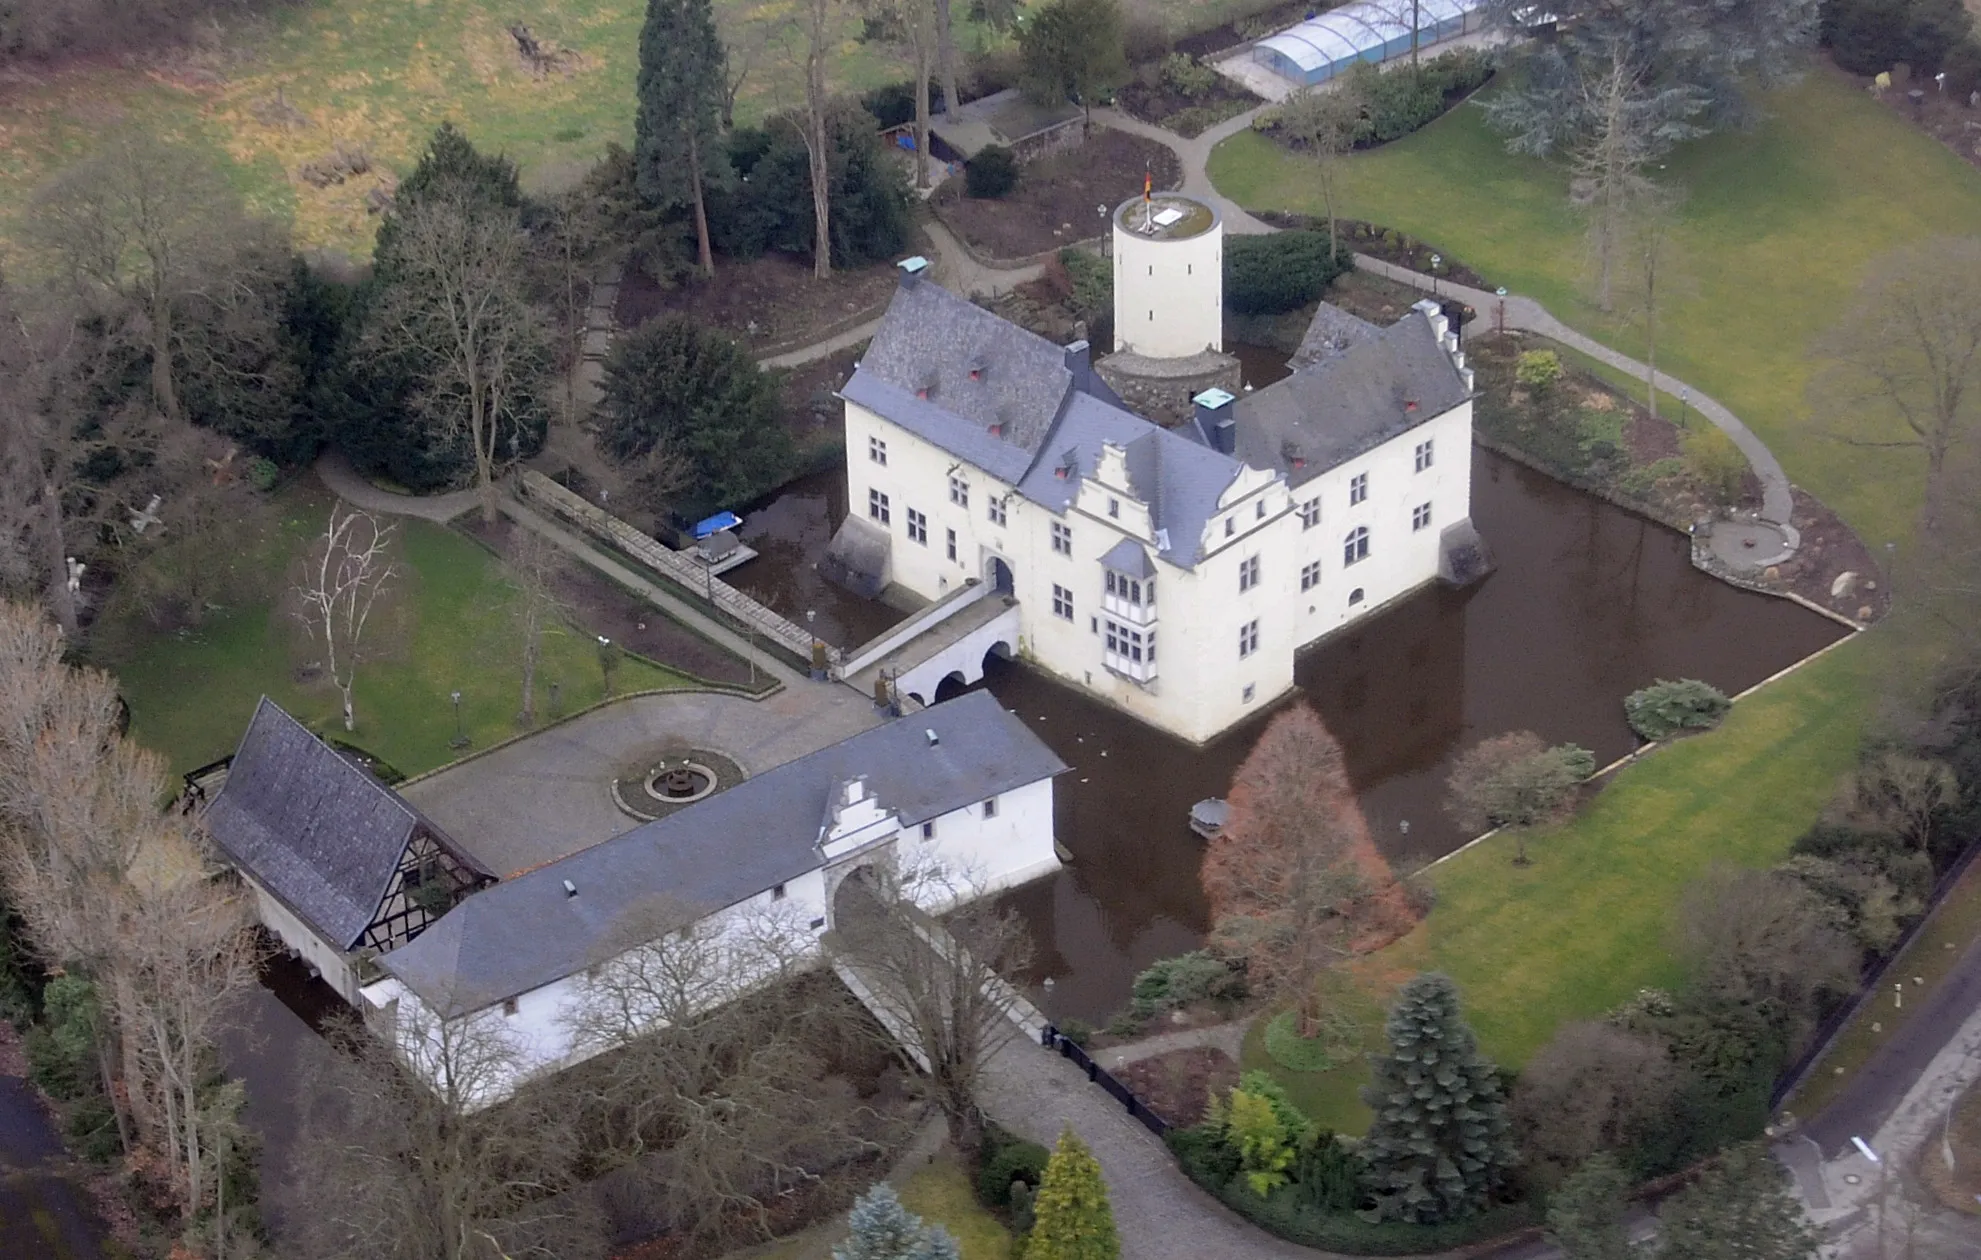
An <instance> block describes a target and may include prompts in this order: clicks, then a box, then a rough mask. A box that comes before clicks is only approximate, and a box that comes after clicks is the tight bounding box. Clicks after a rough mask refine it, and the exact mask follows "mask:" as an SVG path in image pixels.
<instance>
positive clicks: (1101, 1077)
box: [1039, 1024, 1174, 1137]
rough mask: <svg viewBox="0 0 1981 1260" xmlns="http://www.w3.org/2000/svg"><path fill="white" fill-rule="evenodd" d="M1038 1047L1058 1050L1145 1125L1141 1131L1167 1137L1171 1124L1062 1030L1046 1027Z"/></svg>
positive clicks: (1040, 1035) (1041, 1034)
mask: <svg viewBox="0 0 1981 1260" xmlns="http://www.w3.org/2000/svg"><path fill="white" fill-rule="evenodd" d="M1039 1044H1041V1045H1043V1046H1044V1047H1045V1048H1046V1049H1048V1050H1057V1051H1059V1055H1060V1057H1061V1058H1063V1059H1071V1060H1073V1066H1074V1067H1077V1068H1079V1069H1080V1070H1081V1071H1082V1072H1085V1073H1086V1074H1087V1079H1088V1080H1090V1081H1092V1082H1093V1083H1094V1084H1096V1085H1098V1086H1100V1087H1101V1088H1102V1089H1104V1090H1106V1091H1107V1092H1108V1093H1109V1094H1111V1095H1113V1097H1114V1100H1115V1101H1116V1102H1118V1103H1120V1104H1121V1105H1122V1106H1123V1107H1126V1108H1127V1109H1128V1114H1129V1115H1131V1116H1133V1117H1135V1118H1136V1119H1137V1120H1140V1121H1141V1122H1142V1127H1143V1128H1145V1129H1147V1130H1148V1131H1149V1132H1151V1133H1153V1134H1155V1135H1156V1136H1157V1137H1167V1136H1168V1135H1169V1131H1170V1129H1171V1128H1172V1127H1174V1126H1172V1125H1171V1124H1170V1123H1169V1121H1167V1120H1165V1119H1163V1118H1162V1117H1161V1116H1159V1115H1157V1114H1156V1113H1155V1112H1153V1111H1151V1110H1149V1105H1148V1104H1147V1103H1145V1102H1143V1101H1142V1100H1141V1099H1139V1098H1137V1097H1135V1091H1134V1090H1132V1089H1130V1088H1128V1087H1127V1086H1126V1085H1123V1084H1122V1083H1121V1082H1120V1081H1119V1080H1117V1079H1115V1075H1114V1073H1112V1072H1110V1071H1108V1070H1107V1069H1106V1068H1104V1067H1102V1066H1101V1065H1100V1064H1098V1063H1096V1062H1094V1059H1093V1056H1092V1055H1090V1054H1088V1053H1087V1052H1086V1051H1085V1050H1082V1049H1081V1048H1080V1047H1079V1046H1077V1045H1075V1044H1074V1043H1073V1039H1072V1038H1070V1037H1068V1036H1066V1035H1065V1034H1063V1033H1061V1032H1060V1031H1059V1029H1057V1028H1055V1027H1053V1026H1052V1025H1051V1024H1047V1025H1046V1027H1045V1031H1044V1032H1041V1033H1040V1034H1039Z"/></svg>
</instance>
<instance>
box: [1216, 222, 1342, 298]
mask: <svg viewBox="0 0 1981 1260" xmlns="http://www.w3.org/2000/svg"><path fill="white" fill-rule="evenodd" d="M1354 266H1355V255H1354V253H1353V251H1351V250H1350V249H1348V248H1347V246H1345V245H1344V246H1343V247H1342V249H1341V250H1340V251H1339V252H1331V251H1330V250H1329V249H1328V237H1327V233H1325V232H1275V233H1273V234H1271V235H1270V236H1227V237H1225V238H1224V304H1225V305H1226V306H1228V307H1230V308H1231V309H1232V311H1234V312H1236V313H1237V314H1240V315H1278V314H1281V313H1283V312H1285V311H1291V310H1295V309H1297V308H1299V307H1302V306H1305V305H1306V304H1307V303H1309V302H1312V301H1314V300H1316V299H1317V298H1319V297H1320V296H1321V294H1322V293H1323V292H1324V291H1325V290H1326V289H1327V287H1328V285H1330V284H1332V283H1334V279H1335V277H1336V276H1339V275H1342V274H1343V273H1345V272H1347V271H1350V270H1352V269H1353V268H1354Z"/></svg>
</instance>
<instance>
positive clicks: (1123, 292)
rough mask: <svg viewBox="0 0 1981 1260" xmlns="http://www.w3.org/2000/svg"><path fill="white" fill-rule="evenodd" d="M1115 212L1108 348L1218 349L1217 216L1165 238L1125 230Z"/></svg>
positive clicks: (1172, 355)
mask: <svg viewBox="0 0 1981 1260" xmlns="http://www.w3.org/2000/svg"><path fill="white" fill-rule="evenodd" d="M1135 213H1136V212H1135V211H1132V210H1131V211H1129V214H1130V216H1131V217H1132V216H1133V215H1134V214H1135ZM1121 217H1122V216H1121V215H1119V214H1117V215H1115V216H1114V229H1113V232H1114V348H1115V349H1116V350H1117V351H1124V350H1125V351H1131V352H1133V353H1135V354H1141V355H1147V356H1149V357H1151V358H1156V359H1181V358H1187V357H1189V356H1190V355H1193V354H1202V353H1203V352H1204V351H1205V350H1222V349H1224V223H1223V222H1222V220H1220V221H1218V222H1215V223H1213V224H1212V225H1211V226H1210V228H1209V229H1208V230H1206V231H1203V232H1200V233H1198V234H1197V235H1196V236H1192V237H1188V238H1186V239H1183V240H1165V239H1163V238H1162V237H1160V236H1144V235H1143V234H1142V233H1140V232H1136V231H1131V230H1125V229H1124V228H1123V227H1122V223H1121Z"/></svg>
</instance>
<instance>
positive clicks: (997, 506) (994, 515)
mask: <svg viewBox="0 0 1981 1260" xmlns="http://www.w3.org/2000/svg"><path fill="white" fill-rule="evenodd" d="M989 503H990V523H991V524H993V525H1002V524H1004V500H1003V499H991V500H989Z"/></svg>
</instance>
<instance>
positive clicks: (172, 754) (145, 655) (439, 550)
mask: <svg viewBox="0 0 1981 1260" xmlns="http://www.w3.org/2000/svg"><path fill="white" fill-rule="evenodd" d="M278 506H279V507H280V508H281V509H282V518H281V521H280V523H279V524H278V525H277V526H275V527H274V528H273V529H272V530H271V531H270V534H269V536H268V538H267V539H266V540H265V541H263V542H262V543H261V544H260V545H259V546H257V547H254V548H251V549H249V550H252V551H253V552H254V553H255V554H253V556H252V558H251V563H256V564H260V565H264V566H266V567H267V569H268V571H269V572H272V573H274V574H277V575H281V574H283V573H286V572H287V567H288V565H289V563H290V561H291V560H292V559H293V557H294V556H295V555H296V553H297V551H298V549H299V548H301V547H302V546H303V545H304V541H305V539H306V538H307V537H309V536H310V535H311V533H312V532H313V531H314V530H315V529H316V528H317V527H318V526H319V525H320V522H321V518H322V511H323V503H322V501H321V500H320V498H318V497H316V496H313V495H311V494H309V493H306V492H302V491H291V492H289V493H287V494H285V495H284V496H283V497H282V499H281V500H280V501H279V504H278ZM399 528H400V546H401V554H400V562H401V564H402V566H403V567H404V570H405V573H404V576H403V578H402V579H401V582H402V598H401V604H400V610H399V612H398V619H397V624H396V625H393V626H390V627H388V628H389V629H391V630H392V631H393V633H392V634H391V647H392V650H391V653H390V655H389V656H387V657H386V658H385V659H381V660H378V661H376V662H372V663H368V664H365V665H363V666H361V667H360V669H359V672H358V685H357V693H356V700H355V706H354V707H355V709H356V712H357V719H358V729H357V730H356V731H355V732H354V733H352V734H350V735H348V736H347V735H345V734H344V731H343V724H342V722H341V720H340V719H339V717H338V701H337V696H336V692H335V690H334V689H333V688H332V687H330V685H329V684H328V683H320V684H316V685H312V686H307V687H305V686H301V685H298V684H297V683H296V681H295V665H296V663H297V662H298V661H299V660H304V659H312V658H310V657H307V656H306V655H305V654H306V652H307V649H306V648H305V647H304V646H302V645H301V644H300V643H299V642H298V639H297V632H296V629H295V623H294V622H293V620H291V619H290V618H288V617H286V616H285V615H284V614H282V613H281V612H280V611H278V610H277V608H276V606H275V603H274V601H273V599H272V597H271V598H265V599H263V600H261V601H258V602H255V603H252V604H248V605H244V606H242V607H240V608H236V609H230V610H227V611H225V612H221V613H216V614H214V615H212V616H210V617H209V618H208V620H207V621H206V622H205V624H203V625H202V626H201V627H199V628H198V629H197V630H196V631H191V632H188V633H186V634H184V635H168V636H151V637H148V638H146V637H140V636H139V635H137V634H135V633H131V632H129V631H127V632H125V633H124V634H121V635H119V636H118V640H119V641H124V642H130V643H132V644H134V646H133V647H131V648H129V649H128V650H124V651H120V652H114V653H112V654H107V655H106V656H105V658H104V659H102V660H99V661H98V662H97V663H99V664H101V665H103V666H104V667H105V668H107V669H110V670H111V671H112V672H113V673H115V674H116V675H117V680H118V685H119V688H120V690H121V691H122V693H123V695H124V698H125V699H126V701H128V702H129V704H130V706H131V732H132V734H133V735H134V736H135V737H136V738H137V739H138V740H139V741H140V742H141V743H143V744H145V745H146V746H147V747H149V748H152V749H154V750H156V751H157V752H159V753H161V754H162V755H164V756H165V757H166V758H167V760H168V761H169V762H170V765H171V768H172V771H173V773H175V774H176V773H182V772H184V771H186V770H190V769H193V768H195V767H197V766H200V765H204V764H206V763H207V762H210V761H213V760H215V759H217V758H220V757H223V756H226V755H227V754H228V753H231V752H232V751H233V750H234V746H235V744H236V743H238V742H239V740H240V737H241V732H242V730H244V729H245V728H246V726H247V722H248V718H249V717H250V716H251V715H252V714H253V712H254V706H255V703H256V701H257V700H258V699H259V698H260V697H261V696H262V695H264V694H266V695H268V696H270V697H272V698H273V699H274V700H275V701H276V702H277V703H278V704H281V705H282V706H283V707H284V708H286V709H288V710H289V711H290V712H291V713H294V714H295V715H296V716H297V717H298V718H300V719H301V720H302V721H303V722H305V723H307V724H309V725H310V726H312V727H313V728H314V729H316V730H319V731H322V732H324V733H326V734H329V735H335V736H338V737H340V738H347V739H349V740H351V741H352V742H353V743H356V744H357V745H359V746H360V747H362V748H364V749H366V750H367V751H369V752H372V753H374V754H376V755H377V756H379V757H382V758H384V759H385V760H386V761H387V762H389V763H391V764H392V765H393V766H394V767H396V768H397V769H399V770H401V771H403V772H404V773H406V774H409V775H411V774H419V773H420V772H422V771H425V770H430V769H432V768H434V767H435V766H440V765H444V764H446V763H447V762H449V761H452V760H454V759H455V758H456V757H458V756H459V755H460V754H459V753H457V752H456V751H455V750H454V749H452V748H451V747H449V741H450V740H451V739H452V738H453V736H454V710H453V705H452V703H451V702H450V700H449V693H451V692H452V691H454V690H455V689H457V688H458V689H459V690H460V692H461V723H462V726H463V727H464V728H465V730H466V732H467V734H468V735H469V736H470V738H472V739H473V740H474V745H475V747H477V748H483V747H487V746H488V745H489V744H492V743H495V742H496V741H498V740H501V739H505V738H507V737H509V736H511V735H514V734H517V733H518V731H519V728H518V727H517V725H516V721H515V717H516V712H517V709H518V707H519V706H520V704H521V697H522V681H521V680H522V672H521V665H520V661H519V655H520V645H519V643H518V642H517V641H516V637H515V635H514V633H513V631H509V630H508V629H507V628H506V627H505V626H504V624H503V617H502V614H501V600H502V598H503V592H504V587H503V585H502V581H501V566H500V563H499V562H498V561H497V560H496V559H495V558H494V557H493V556H491V555H490V554H489V553H488V552H487V551H485V550H483V549H482V548H481V547H480V546H478V545H476V544H475V542H474V541H473V540H471V539H469V538H467V537H465V536H464V535H461V534H457V533H454V532H452V531H450V530H447V529H445V528H442V527H441V526H438V525H434V524H431V523H429V522H426V521H419V520H408V521H402V522H400V523H399ZM683 681H684V680H683V679H682V677H681V676H680V675H678V674H676V673H674V672H672V671H670V670H666V669H663V668H661V667H659V666H656V665H653V664H650V663H648V662H646V661H643V660H637V659H628V660H625V661H623V662H621V664H620V666H619V670H618V675H617V678H616V680H615V686H616V687H617V689H618V690H620V691H634V690H644V689H648V688H657V687H670V686H679V685H681V683H682V682H683ZM552 682H557V683H559V684H560V685H561V688H562V703H563V707H564V710H565V711H566V712H570V711H572V710H574V709H577V708H580V707H582V706H584V705H588V704H592V703H595V702H596V701H598V700H599V699H601V698H602V697H603V679H602V677H601V675H600V672H599V666H598V654H597V651H596V649H595V647H594V645H593V644H592V642H591V639H590V636H589V635H588V634H586V633H585V632H583V631H582V630H581V629H579V628H576V627H570V626H560V627H558V628H557V629H556V630H555V631H553V632H552V633H551V634H550V635H549V636H547V638H546V640H545V645H544V658H543V663H542V665H541V667H540V669H539V672H538V676H537V696H538V700H537V703H538V706H539V708H538V712H539V714H540V715H543V714H545V713H546V712H547V709H548V704H549V696H550V684H551V683H552Z"/></svg>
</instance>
